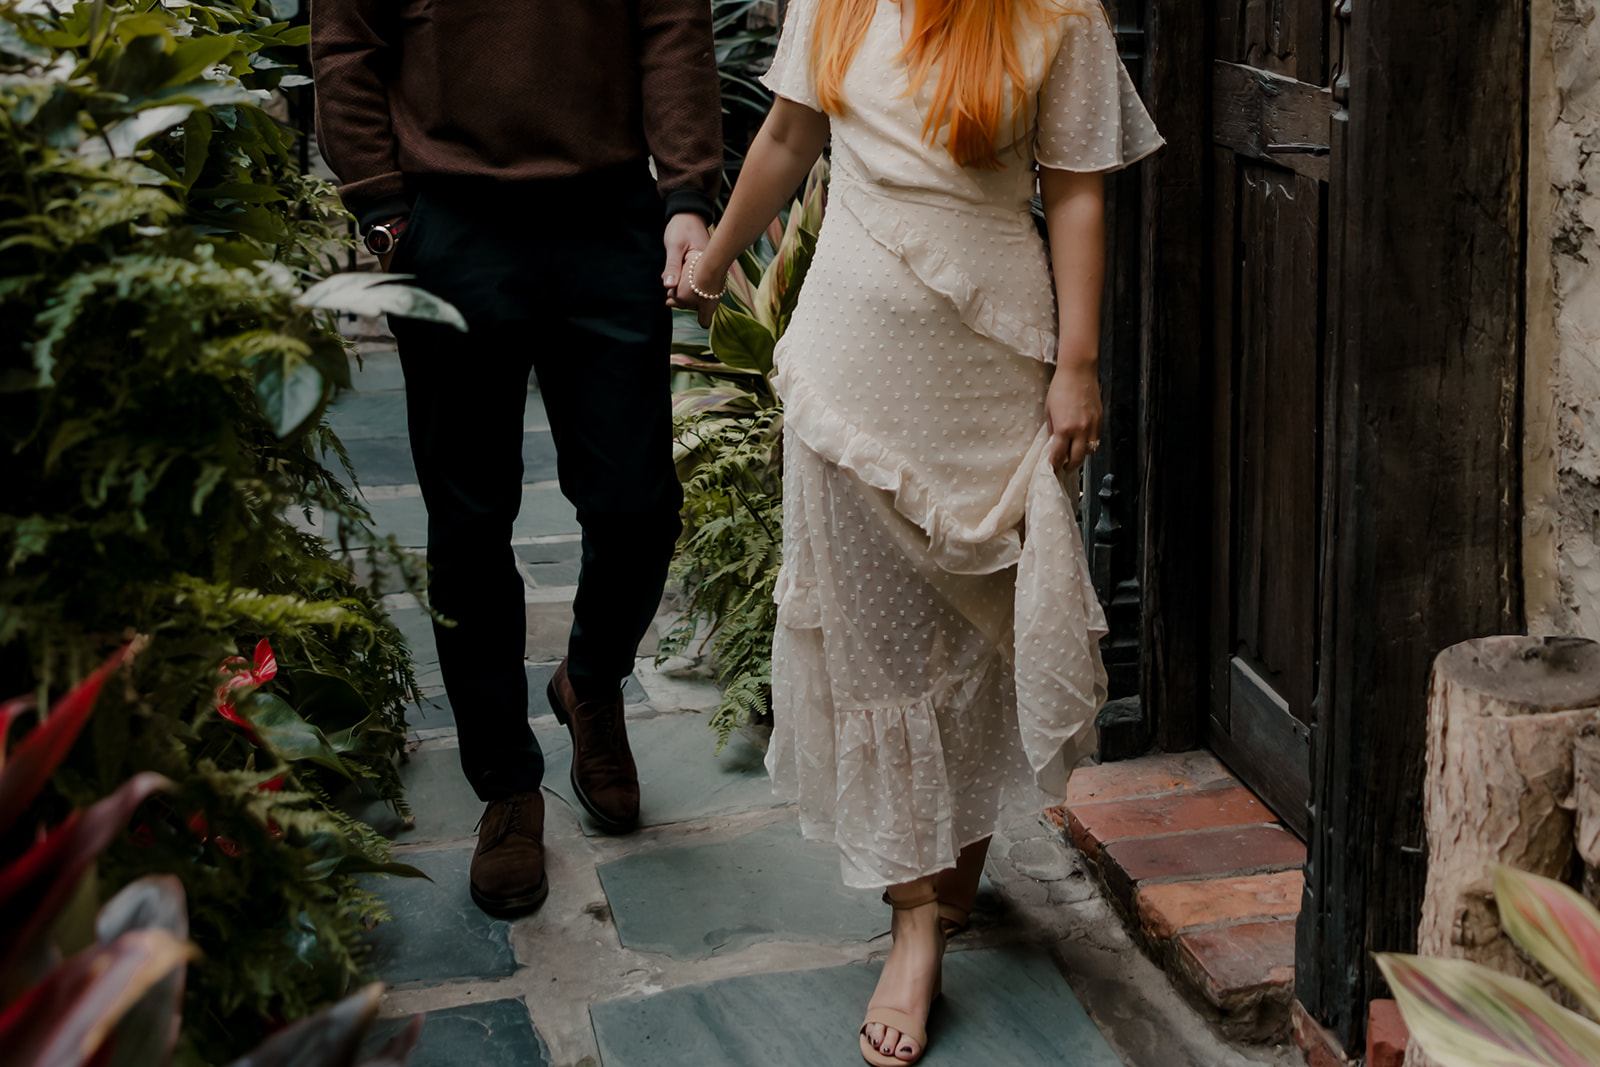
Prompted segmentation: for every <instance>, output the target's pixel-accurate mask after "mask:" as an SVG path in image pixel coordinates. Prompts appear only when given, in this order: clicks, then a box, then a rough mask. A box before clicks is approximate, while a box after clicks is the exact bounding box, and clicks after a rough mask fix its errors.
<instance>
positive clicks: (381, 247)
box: [367, 226, 394, 256]
mask: <svg viewBox="0 0 1600 1067" xmlns="http://www.w3.org/2000/svg"><path fill="white" fill-rule="evenodd" d="M393 250H394V235H393V234H391V233H390V232H389V228H388V227H387V226H374V227H373V228H372V229H370V230H368V231H367V251H368V252H371V253H372V254H373V255H375V256H386V255H388V254H389V253H390V252H392V251H393Z"/></svg>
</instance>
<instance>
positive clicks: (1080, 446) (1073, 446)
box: [1045, 362, 1101, 471]
mask: <svg viewBox="0 0 1600 1067" xmlns="http://www.w3.org/2000/svg"><path fill="white" fill-rule="evenodd" d="M1045 414H1046V417H1047V418H1048V420H1049V426H1050V445H1049V451H1048V455H1049V457H1050V465H1051V466H1052V467H1054V468H1056V469H1057V470H1063V469H1065V470H1069V471H1070V470H1074V469H1076V468H1077V467H1079V466H1080V465H1081V464H1082V463H1083V461H1084V460H1086V459H1088V458H1089V453H1091V452H1093V451H1094V450H1095V449H1097V448H1099V447H1100V415H1101V410H1100V374H1099V371H1098V368H1097V367H1096V365H1095V364H1094V363H1092V362H1090V363H1081V362H1079V363H1066V362H1064V363H1059V364H1057V365H1056V371H1055V376H1054V377H1053V378H1051V379H1050V392H1049V393H1048V394H1047V395H1046V397H1045Z"/></svg>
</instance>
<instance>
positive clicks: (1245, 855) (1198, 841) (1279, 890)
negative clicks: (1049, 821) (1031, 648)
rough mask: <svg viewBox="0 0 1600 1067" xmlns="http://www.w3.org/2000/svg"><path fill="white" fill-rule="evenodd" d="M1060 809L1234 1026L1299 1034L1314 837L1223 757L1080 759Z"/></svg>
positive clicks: (1159, 950)
mask: <svg viewBox="0 0 1600 1067" xmlns="http://www.w3.org/2000/svg"><path fill="white" fill-rule="evenodd" d="M1052 818H1053V820H1054V821H1055V822H1056V824H1057V825H1058V826H1059V827H1060V828H1061V829H1062V831H1063V832H1064V834H1065V835H1066V836H1067V837H1068V838H1069V839H1070V840H1071V842H1072V844H1073V845H1075V846H1076V847H1077V848H1078V850H1079V851H1080V852H1082V853H1083V855H1084V856H1085V858H1086V859H1087V860H1088V861H1089V865H1090V867H1091V868H1093V869H1094V870H1095V871H1096V873H1097V874H1098V875H1099V877H1100V880H1101V881H1102V882H1103V883H1104V885H1105V887H1106V891H1107V896H1108V897H1109V898H1110V899H1111V901H1112V902H1113V904H1114V905H1115V906H1116V908H1117V910H1118V911H1119V912H1120V913H1121V914H1122V917H1123V919H1124V921H1125V922H1126V923H1127V924H1128V926H1129V928H1130V930H1131V931H1132V932H1133V934H1134V937H1135V940H1137V941H1138V942H1139V943H1140V944H1141V945H1142V946H1143V947H1144V949H1145V951H1146V952H1147V953H1148V954H1149V955H1150V956H1151V958H1152V959H1154V960H1155V961H1156V963H1157V964H1158V965H1160V966H1161V967H1163V968H1164V969H1165V970H1166V971H1167V973H1168V975H1169V976H1170V977H1171V978H1172V980H1173V982H1174V984H1175V985H1177V986H1178V987H1179V988H1180V989H1181V990H1182V991H1183V992H1184V994H1185V995H1186V996H1187V997H1188V998H1189V999H1190V1000H1191V1001H1192V1002H1194V1003H1195V1004H1197V1005H1198V1006H1199V1007H1200V1008H1201V1009H1202V1010H1203V1011H1205V1012H1206V1014H1207V1015H1209V1016H1210V1017H1211V1018H1213V1019H1214V1020H1215V1021H1216V1022H1217V1024H1218V1025H1219V1026H1220V1028H1221V1029H1222V1031H1223V1033H1225V1034H1227V1035H1228V1036H1229V1037H1230V1038H1232V1039H1234V1040H1239V1041H1249V1042H1273V1041H1281V1040H1284V1039H1286V1038H1288V1037H1289V1036H1290V1033H1291V1011H1292V1008H1293V1005H1294V943H1295V937H1294V930H1295V919H1296V917H1297V916H1298V915H1299V912H1300V897H1301V892H1302V889H1303V887H1304V878H1303V876H1302V873H1301V868H1302V867H1303V866H1304V864H1305V846H1304V845H1303V844H1302V843H1301V842H1300V840H1299V839H1298V838H1296V837H1295V836H1294V835H1293V834H1292V833H1290V832H1289V831H1288V830H1287V829H1285V828H1284V826H1283V825H1282V823H1280V822H1279V820H1278V819H1277V817H1276V816H1275V815H1273V813H1272V811H1271V810H1270V809H1269V808H1267V806H1266V805H1265V804H1263V803H1262V802H1261V800H1260V799H1259V798H1258V797H1256V796H1255V794H1254V793H1252V792H1251V791H1250V790H1249V789H1248V788H1246V787H1245V786H1244V785H1243V783H1241V782H1240V781H1239V780H1238V779H1237V778H1235V777H1234V776H1233V775H1232V774H1231V773H1230V772H1229V771H1228V769H1227V768H1226V767H1224V766H1223V765H1222V763H1221V762H1220V761H1219V760H1217V758H1216V757H1215V756H1213V755H1211V754H1210V753H1209V752H1182V753H1170V754H1160V755H1154V756H1146V757H1142V758H1139V759H1133V760H1125V761H1121V762H1117V763H1105V764H1099V765H1094V766H1087V767H1080V768H1078V769H1077V770H1076V771H1074V772H1073V775H1072V779H1071V781H1070V783H1069V784H1068V787H1067V802H1066V804H1065V805H1063V806H1062V807H1060V808H1055V809H1052Z"/></svg>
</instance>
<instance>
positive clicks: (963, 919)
mask: <svg viewBox="0 0 1600 1067" xmlns="http://www.w3.org/2000/svg"><path fill="white" fill-rule="evenodd" d="M883 902H884V903H885V904H887V905H889V906H890V907H893V906H894V901H892V900H890V899H889V891H888V890H887V889H885V890H884V891H883ZM971 922H972V909H971V908H963V907H958V906H957V905H955V904H952V903H950V902H949V901H948V900H940V901H939V931H940V933H942V934H944V936H945V938H946V939H947V940H948V939H949V938H952V937H954V936H956V935H957V934H959V933H961V931H963V930H965V929H966V928H967V926H968V924H969V923H971Z"/></svg>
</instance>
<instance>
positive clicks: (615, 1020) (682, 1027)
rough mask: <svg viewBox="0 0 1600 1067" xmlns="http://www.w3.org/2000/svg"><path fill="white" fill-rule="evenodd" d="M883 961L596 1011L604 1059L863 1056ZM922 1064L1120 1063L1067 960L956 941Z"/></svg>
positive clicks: (1103, 1066)
mask: <svg viewBox="0 0 1600 1067" xmlns="http://www.w3.org/2000/svg"><path fill="white" fill-rule="evenodd" d="M880 966H881V965H880V964H875V963H874V964H861V963H854V964H849V965H847V966H844V967H830V968H824V969H820V970H814V971H790V972H780V973H776V974H760V975H751V976H748V977H741V978H727V979H723V980H722V981H718V982H710V983H707V984H704V985H694V986H683V987H680V988H678V989H673V990H669V991H667V992H665V993H658V994H656V995H654V996H647V997H629V998H624V999H620V1000H612V1001H606V1002H604V1003H599V1004H595V1005H594V1006H593V1007H592V1008H591V1009H590V1012H589V1015H590V1018H591V1020H592V1021H593V1023H594V1030H595V1036H596V1038H597V1040H598V1042H599V1045H600V1053H601V1060H602V1062H603V1063H604V1064H605V1067H665V1065H668V1064H686V1065H687V1064H693V1065H695V1067H752V1065H759V1067H824V1065H833V1064H838V1065H847V1064H859V1063H860V1062H861V1055H860V1053H859V1052H858V1051H857V1048H856V1033H857V1028H858V1027H859V1026H860V1021H861V1017H862V1014H863V1012H864V1010H865V1008H866V1004H867V1001H868V999H870V997H871V996H872V990H873V987H874V986H875V985H876V984H877V980H878V972H879V969H880ZM944 992H945V995H944V997H943V999H942V1000H941V1001H940V1002H939V1004H938V1005H937V1006H936V1007H935V1009H934V1013H933V1015H932V1017H931V1018H930V1020H929V1034H928V1038H929V1042H928V1052H927V1054H926V1055H925V1056H924V1057H923V1059H922V1063H923V1064H926V1065H927V1067H940V1065H941V1064H948V1065H956V1064H961V1065H964V1067H972V1065H976V1064H985V1065H987V1064H994V1065H997V1067H998V1065H1000V1064H1005V1065H1007V1067H1121V1062H1122V1061H1121V1060H1119V1059H1118V1058H1117V1056H1116V1054H1115V1053H1114V1052H1112V1051H1111V1048H1110V1046H1109V1045H1107V1044H1106V1041H1105V1038H1104V1037H1102V1036H1101V1034H1100V1032H1099V1031H1098V1030H1097V1029H1096V1028H1095V1026H1094V1024H1093V1023H1092V1022H1091V1021H1090V1020H1089V1016H1088V1015H1087V1013H1085V1012H1084V1010H1083V1006H1082V1005H1081V1004H1079V1003H1078V1001H1077V998H1076V997H1074V996H1073V994H1072V990H1071V988H1070V987H1069V986H1068V985H1067V983H1066V981H1065V980H1064V979H1063V978H1062V977H1061V974H1060V972H1059V971H1057V969H1056V967H1055V964H1054V963H1053V962H1052V961H1051V959H1050V956H1049V953H1048V952H1046V951H1045V950H1043V949H1040V948H1036V947H1033V946H1028V945H1007V946H1002V947H999V948H989V949H977V950H973V951H968V952H952V953H950V954H949V955H948V956H946V957H945V973H944Z"/></svg>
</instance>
